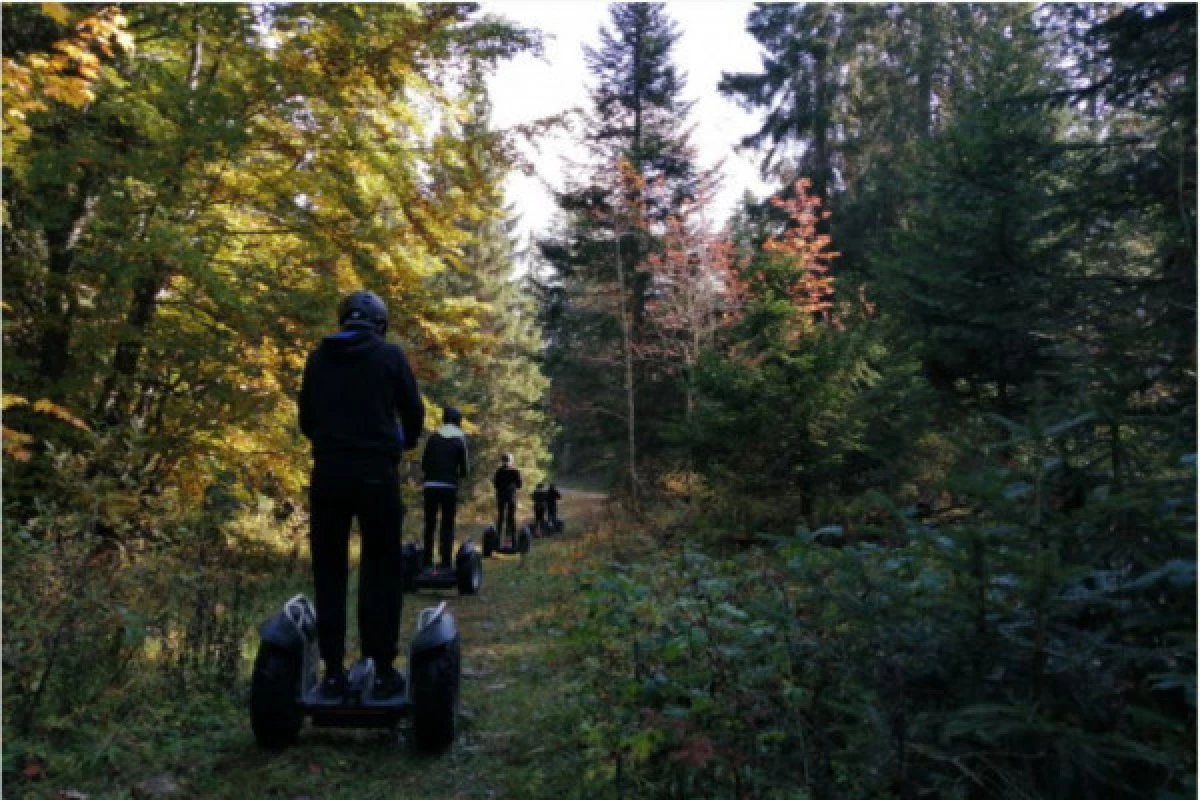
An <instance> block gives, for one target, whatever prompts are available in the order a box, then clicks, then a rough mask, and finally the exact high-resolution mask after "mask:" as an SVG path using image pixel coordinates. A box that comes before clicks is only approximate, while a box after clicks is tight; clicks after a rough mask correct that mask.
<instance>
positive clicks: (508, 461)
mask: <svg viewBox="0 0 1200 800" xmlns="http://www.w3.org/2000/svg"><path fill="white" fill-rule="evenodd" d="M500 463H501V464H503V465H504V466H506V467H511V466H512V463H513V457H512V453H505V454H504V455H502V456H500Z"/></svg>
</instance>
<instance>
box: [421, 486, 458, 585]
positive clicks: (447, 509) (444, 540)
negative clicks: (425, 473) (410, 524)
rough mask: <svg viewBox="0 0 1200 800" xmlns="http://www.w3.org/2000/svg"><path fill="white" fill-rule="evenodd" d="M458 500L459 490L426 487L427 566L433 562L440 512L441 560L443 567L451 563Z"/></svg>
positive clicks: (439, 551) (439, 540) (439, 547)
mask: <svg viewBox="0 0 1200 800" xmlns="http://www.w3.org/2000/svg"><path fill="white" fill-rule="evenodd" d="M457 502H458V490H457V489H448V488H445V487H440V486H426V487H425V566H427V567H428V566H430V565H431V564H433V531H434V529H435V528H436V527H437V521H438V512H439V511H440V512H441V514H442V527H441V535H440V536H439V537H438V555H439V556H441V561H440V562H439V563H440V565H441V566H443V567H449V566H450V563H451V559H450V551H451V549H453V547H454V509H455V506H456V504H457Z"/></svg>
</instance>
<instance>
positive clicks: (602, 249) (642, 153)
mask: <svg viewBox="0 0 1200 800" xmlns="http://www.w3.org/2000/svg"><path fill="white" fill-rule="evenodd" d="M600 35H601V43H600V46H599V47H598V48H595V49H592V48H589V49H588V50H587V51H586V56H587V62H588V66H589V69H590V70H591V72H592V75H593V77H594V78H595V80H596V85H595V86H594V87H593V91H592V100H593V108H592V110H591V112H590V114H589V123H588V126H587V132H586V134H585V136H586V139H585V143H586V145H587V149H588V152H589V153H590V154H591V158H592V159H593V160H592V162H591V163H590V164H589V165H588V166H587V167H586V169H587V170H588V173H587V178H586V179H585V180H581V181H575V182H573V183H572V184H571V185H569V186H568V187H567V190H566V191H565V192H564V193H563V194H562V195H561V196H560V197H559V205H560V208H561V209H562V210H563V212H564V218H563V221H562V226H561V228H560V230H559V231H557V232H556V233H554V234H552V235H551V236H550V237H547V238H546V239H545V240H544V241H542V242H541V253H542V256H543V259H544V262H545V264H546V267H547V269H546V271H545V273H544V274H543V275H542V276H541V277H540V283H541V286H542V289H541V291H542V293H543V298H544V307H543V312H542V313H543V322H544V324H545V325H546V329H547V339H548V352H547V362H546V363H547V368H548V371H549V375H550V377H551V380H552V382H553V384H554V388H553V393H554V395H555V396H556V397H557V398H559V402H558V404H557V407H558V408H559V409H560V410H561V411H563V412H564V413H565V414H567V415H568V418H569V419H570V424H568V425H567V429H568V430H569V431H570V434H569V436H570V437H572V438H573V439H574V441H571V440H564V441H563V442H561V443H560V447H561V448H565V449H569V450H570V451H571V453H572V459H573V460H584V461H586V462H587V463H590V464H607V465H611V466H612V467H614V468H616V467H619V468H620V469H621V470H625V471H628V472H630V473H631V476H632V475H633V474H636V455H635V454H634V449H635V447H634V442H635V441H636V442H637V447H638V448H639V449H642V450H643V452H648V453H649V454H650V455H651V456H653V454H654V453H655V452H656V451H658V450H659V449H660V448H661V446H662V442H661V439H660V438H659V435H658V432H659V430H660V428H661V425H659V424H657V423H658V422H661V421H662V420H664V419H666V418H668V417H669V416H670V415H671V414H673V413H674V412H675V411H676V410H682V404H683V398H682V395H681V394H680V393H679V391H678V387H676V386H673V385H669V384H664V383H663V382H661V381H655V380H653V379H652V378H651V377H650V375H649V374H648V371H647V369H646V368H645V365H643V364H641V363H638V362H637V361H636V360H635V359H636V354H637V352H638V351H639V348H640V345H641V344H642V343H643V342H644V340H645V339H646V338H647V336H648V335H649V334H648V331H647V320H646V305H647V301H648V297H649V293H650V286H649V280H650V277H649V273H648V272H647V271H646V270H644V269H639V265H642V264H644V263H645V260H646V258H647V257H648V256H649V254H650V253H652V252H654V251H656V250H658V249H659V248H660V247H661V242H660V238H661V235H662V232H663V226H664V225H665V224H666V220H667V218H668V216H669V215H670V214H671V213H672V211H673V210H674V209H677V208H678V207H679V206H680V204H682V203H684V202H688V201H690V200H692V199H694V198H696V197H699V196H701V195H702V194H704V193H705V192H706V191H707V189H708V187H709V186H710V185H711V182H712V180H713V176H712V174H711V173H709V172H706V171H703V170H700V169H698V167H697V166H696V164H695V160H694V155H693V153H692V150H691V146H690V144H689V141H688V139H689V134H688V131H687V129H686V128H685V127H684V123H683V120H684V119H685V118H686V115H687V112H688V108H689V106H688V104H686V103H684V102H683V100H682V98H681V95H682V91H683V87H684V84H683V79H682V77H681V76H680V75H679V74H678V72H677V70H676V68H675V66H674V64H673V63H672V62H671V49H672V47H673V45H674V43H675V42H676V41H677V39H678V36H679V34H678V31H677V30H676V28H675V26H674V23H672V22H671V20H670V19H669V17H668V16H667V15H666V12H665V9H664V7H663V6H662V4H658V3H629V4H616V5H614V6H612V17H611V27H605V28H603V29H602V30H601V34H600ZM622 164H625V165H627V166H626V167H624V168H623V167H622V166H621V165H622ZM580 337H584V338H585V339H586V343H583V342H580ZM598 368H599V369H598ZM647 412H649V413H647ZM639 418H641V419H639ZM617 442H623V443H624V447H621V448H617V447H615V445H616V443H617ZM560 452H562V451H561V450H560ZM614 471H615V470H614ZM637 482H638V480H637V479H636V478H634V477H630V478H629V479H628V480H627V481H626V485H627V486H629V488H630V489H636V483H637Z"/></svg>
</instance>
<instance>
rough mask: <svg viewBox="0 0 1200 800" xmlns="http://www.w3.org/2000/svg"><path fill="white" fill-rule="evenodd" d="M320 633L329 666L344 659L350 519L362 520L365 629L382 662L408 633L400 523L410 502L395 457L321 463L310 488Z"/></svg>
mask: <svg viewBox="0 0 1200 800" xmlns="http://www.w3.org/2000/svg"><path fill="white" fill-rule="evenodd" d="M309 508H310V510H311V517H312V518H311V528H310V530H309V539H308V541H309V546H310V547H311V548H312V566H313V581H314V583H315V584H316V593H317V639H318V641H319V643H320V648H321V658H322V659H323V660H324V661H325V666H326V668H327V669H331V670H332V669H338V668H340V667H342V666H344V658H345V654H346V584H347V582H348V576H349V563H348V562H349V544H350V523H351V520H353V519H355V518H357V519H358V529H359V533H360V534H361V536H362V558H361V559H360V563H359V578H358V636H359V639H360V640H361V642H362V652H363V655H364V656H367V657H369V658H373V659H374V660H375V665H376V669H383V668H385V667H388V666H391V664H392V661H393V660H395V658H396V641H397V639H399V637H400V608H401V604H402V602H403V600H402V598H401V595H400V582H399V581H398V580H397V578H396V576H397V574H398V572H399V559H400V528H401V524H402V523H403V520H404V505H403V503H402V502H401V500H400V482H399V479H398V475H397V473H396V467H395V465H393V464H379V463H375V464H362V463H358V464H354V463H342V462H340V461H339V462H337V463H319V464H317V465H316V466H315V467H314V468H313V472H312V485H311V486H310V487H309Z"/></svg>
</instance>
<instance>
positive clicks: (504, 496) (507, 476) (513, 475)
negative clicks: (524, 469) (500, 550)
mask: <svg viewBox="0 0 1200 800" xmlns="http://www.w3.org/2000/svg"><path fill="white" fill-rule="evenodd" d="M492 486H493V487H495V489H496V531H497V532H498V533H499V535H500V541H501V542H503V541H504V526H505V524H506V523H507V525H508V535H509V537H510V538H511V539H512V541H514V542H515V541H516V537H517V490H518V489H520V488H521V472H520V470H518V469H517V468H516V467H514V466H513V457H512V455H511V454H510V453H505V454H504V455H503V456H501V457H500V468H499V469H497V470H496V474H495V475H494V476H492Z"/></svg>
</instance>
